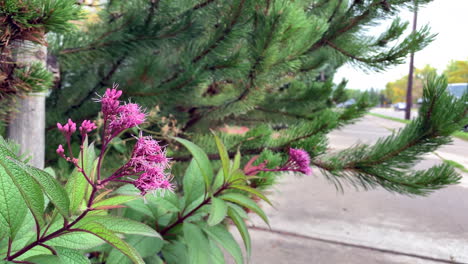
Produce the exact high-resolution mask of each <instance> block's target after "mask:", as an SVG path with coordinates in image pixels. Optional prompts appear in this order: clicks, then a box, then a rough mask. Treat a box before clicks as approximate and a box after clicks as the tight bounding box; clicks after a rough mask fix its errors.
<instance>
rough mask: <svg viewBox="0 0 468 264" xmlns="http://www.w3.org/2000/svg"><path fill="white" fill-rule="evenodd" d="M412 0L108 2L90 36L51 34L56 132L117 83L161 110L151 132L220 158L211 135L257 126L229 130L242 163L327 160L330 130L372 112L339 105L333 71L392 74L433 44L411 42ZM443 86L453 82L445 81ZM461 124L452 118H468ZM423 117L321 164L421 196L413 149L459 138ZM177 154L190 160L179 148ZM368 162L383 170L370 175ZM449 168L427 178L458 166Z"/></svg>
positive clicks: (363, 106) (423, 37) (363, 104)
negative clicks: (296, 154)
mask: <svg viewBox="0 0 468 264" xmlns="http://www.w3.org/2000/svg"><path fill="white" fill-rule="evenodd" d="M412 2H413V1H410V0H393V1H390V0H388V1H387V0H384V1H382V0H359V1H358V0H355V1H343V0H334V1H328V0H316V1H310V0H309V1H306V0H303V1H288V0H275V1H270V0H265V1H249V0H231V1H216V0H205V1H194V0H190V1H189V0H176V1H160V0H130V1H119V0H110V1H107V2H106V3H105V4H104V5H103V6H101V7H100V8H101V11H100V13H99V17H100V20H99V22H96V23H92V24H89V25H87V26H86V27H85V28H84V29H83V30H82V31H81V32H80V31H78V32H74V33H73V34H61V35H58V34H55V35H51V37H50V43H51V45H50V48H51V50H52V54H53V55H54V56H57V57H58V61H59V64H60V69H61V80H60V83H59V84H58V87H57V88H56V89H54V90H53V91H52V94H51V96H50V97H49V99H48V102H47V107H48V125H49V127H53V126H54V125H55V123H57V122H61V121H63V119H64V116H70V117H71V118H73V119H74V120H80V119H85V118H90V117H93V116H95V115H96V113H97V112H98V109H97V108H96V106H95V104H93V100H92V99H93V98H95V97H96V93H100V94H102V92H103V91H104V89H106V88H107V87H109V86H111V85H112V84H113V83H118V84H120V88H121V89H123V90H124V91H125V93H124V94H126V95H127V96H128V97H129V99H130V100H131V101H134V102H137V103H139V104H141V105H144V106H145V107H147V109H148V111H150V112H151V113H157V114H156V115H155V117H157V118H154V119H153V120H154V122H150V123H149V124H147V125H146V126H145V129H146V130H147V131H153V133H154V134H157V135H159V136H161V137H162V139H163V140H165V141H166V142H169V143H170V142H171V141H170V140H169V139H168V137H167V136H168V135H170V133H176V134H177V135H179V136H182V137H188V138H190V139H191V140H193V141H195V142H196V143H197V144H199V145H202V146H204V147H205V148H206V149H207V150H208V152H209V153H211V154H212V155H211V156H212V157H216V154H215V153H216V147H215V144H214V143H213V142H212V140H211V137H210V134H209V131H208V129H210V128H211V129H216V128H219V127H221V126H224V125H229V126H248V127H249V129H250V130H249V132H247V133H245V134H243V135H232V134H224V135H222V139H223V141H224V142H225V144H226V146H227V148H228V150H229V154H230V155H231V156H234V154H235V152H236V151H237V149H238V148H240V151H241V153H243V154H244V155H246V156H249V155H261V157H260V158H259V159H258V162H260V161H263V160H269V161H270V163H269V166H272V167H274V166H276V165H277V164H279V163H280V162H281V161H282V159H284V158H285V157H284V154H282V153H283V152H285V150H287V148H288V147H297V148H304V149H306V150H307V151H308V152H309V154H310V155H311V157H313V159H317V160H321V159H322V158H323V157H321V156H323V154H324V153H325V151H326V149H327V140H326V134H327V133H328V132H329V131H331V130H332V129H336V128H338V127H340V126H343V125H345V124H348V123H351V122H353V121H355V120H356V118H359V117H360V116H362V115H363V114H364V113H365V112H366V111H367V109H368V107H369V106H370V104H369V103H368V100H367V98H365V97H363V98H361V99H360V100H358V102H357V104H355V105H354V106H352V107H350V108H346V109H344V110H340V111H338V110H333V108H332V107H333V106H334V103H337V102H338V101H340V100H338V101H337V100H336V99H341V100H344V97H343V96H340V93H342V89H344V87H341V86H338V89H334V88H333V84H332V83H331V81H330V79H331V77H332V75H333V72H334V70H335V69H336V68H337V67H339V66H341V65H343V64H344V63H352V64H355V65H356V66H357V67H362V68H364V69H367V70H376V71H381V70H384V69H385V68H387V67H388V66H391V65H395V64H399V63H403V62H404V60H405V57H406V55H407V54H409V53H410V52H414V51H418V50H420V49H422V48H423V47H425V46H426V45H427V44H428V43H429V42H430V41H431V40H432V39H433V35H431V34H430V32H429V29H428V27H423V28H421V29H420V30H418V31H416V32H415V33H412V34H410V35H408V36H406V37H403V38H402V35H403V33H404V30H405V29H406V27H407V26H408V23H407V22H403V21H401V20H400V19H399V18H398V17H396V16H397V14H398V12H399V11H400V10H401V9H402V8H410V7H411V5H412ZM427 2H430V1H419V3H420V4H425V3H427ZM384 19H393V22H392V23H391V25H390V26H389V27H388V28H387V30H386V31H384V32H382V34H381V35H380V36H377V37H373V36H368V35H366V28H367V27H369V26H374V25H376V24H377V23H379V22H381V21H382V20H384ZM397 40H398V41H397ZM432 85H435V84H432ZM437 85H443V83H441V81H440V80H439V82H438V83H437ZM432 99H434V100H436V99H437V98H431V100H432ZM429 110H430V111H429V112H428V113H427V114H428V115H429V116H434V115H433V113H432V111H434V110H435V108H433V107H430V108H429ZM437 115H438V114H437ZM454 118H455V117H454ZM457 118H458V119H457ZM457 118H455V119H453V120H452V121H453V123H457V122H460V121H461V120H460V118H461V117H457ZM421 122H422V121H421ZM421 122H420V123H417V125H414V126H413V127H411V128H408V129H405V130H403V131H401V134H398V135H397V134H395V135H393V136H392V137H390V138H388V139H385V140H382V141H379V142H378V143H377V145H375V146H366V147H363V146H359V147H358V148H356V149H354V148H353V149H352V150H350V151H345V152H344V153H342V154H339V155H338V156H333V157H334V158H335V159H332V161H334V162H331V163H327V165H326V166H325V165H323V163H322V161H320V162H319V161H317V162H318V163H317V164H316V165H317V166H318V167H320V168H322V169H323V170H325V171H326V172H328V173H330V174H332V175H334V176H340V177H348V178H352V177H356V178H355V179H354V180H353V182H355V183H361V185H363V186H366V187H368V186H373V185H374V184H377V183H378V184H381V185H383V186H384V187H386V188H388V189H391V190H395V191H400V192H403V193H408V192H409V193H420V192H422V189H426V188H427V187H428V186H429V185H431V184H432V182H431V181H430V182H426V181H423V182H421V185H415V186H412V187H408V186H406V185H405V184H406V182H407V181H412V180H414V178H413V177H410V178H409V179H406V178H404V177H402V175H403V174H405V175H406V174H408V173H409V175H415V174H414V173H412V172H408V171H407V170H406V169H409V163H408V161H409V160H411V162H410V163H411V164H412V162H415V161H416V160H415V159H414V158H411V159H406V158H407V155H409V154H408V153H412V154H414V153H419V154H422V153H424V152H426V151H429V150H433V148H434V146H435V145H439V144H442V143H447V142H448V140H449V139H448V138H447V137H443V139H441V138H440V136H441V135H442V134H440V133H439V132H435V131H432V132H434V133H435V134H431V133H429V132H428V131H427V129H428V127H427V126H426V123H425V122H441V121H440V120H432V119H431V120H425V121H424V122H422V123H421ZM435 125H436V124H434V126H435ZM437 127H438V125H437ZM277 130H279V131H277ZM168 131H169V132H168ZM168 133H169V134H168ZM444 133H445V132H444ZM56 135H57V134H56V132H49V133H48V140H49V143H50V144H49V145H51V146H55V145H56V144H55V143H56V142H55V140H54V139H55V138H57V137H56ZM444 135H446V133H445V134H444ZM447 135H448V134H447ZM128 136H129V135H123V136H122V137H123V138H125V137H128ZM411 139H414V140H411ZM431 140H436V142H437V144H435V143H433V142H432V141H431ZM428 142H431V143H428ZM427 144H429V145H430V147H427V146H426V145H427ZM116 145H117V144H116ZM116 147H117V146H116ZM364 150H366V151H364ZM52 151H53V149H50V150H49V153H52ZM356 151H358V152H359V153H355V152H356ZM367 151H368V152H367ZM405 151H406V152H405ZM408 151H409V152H408ZM121 152H125V151H121ZM50 156H52V155H50ZM378 157H380V158H378ZM418 157H419V156H418ZM174 159H175V160H188V159H189V156H187V155H181V154H180V153H177V154H176V155H175V156H174ZM343 159H344V160H349V161H350V164H348V165H349V166H348V167H346V166H344V167H343V166H342V165H343V164H344V163H341V164H338V163H337V160H343ZM356 159H358V160H356ZM360 159H362V160H360ZM351 160H352V161H351ZM370 160H372V161H370ZM360 162H364V164H366V165H365V166H370V164H372V166H370V167H369V169H365V170H362V171H361V170H360V169H359V168H361V166H364V165H358V164H361V163H360ZM369 162H370V163H369ZM400 162H402V163H401V164H400ZM402 164H405V165H402ZM355 166H358V168H356V167H355ZM365 166H364V167H365ZM364 167H363V168H364ZM366 168H368V167H366ZM402 169H405V170H402ZM442 169H443V170H441V168H434V169H431V170H429V171H428V172H427V173H429V174H431V175H433V173H434V172H435V171H437V172H446V171H445V169H447V168H442ZM390 171H391V172H395V173H396V174H391V173H390V174H389V172H390ZM436 175H438V176H437V177H436V179H437V181H439V180H443V179H444V180H448V179H451V175H452V174H451V173H437V174H436ZM426 176H427V175H426V174H422V175H420V174H416V176H415V177H426ZM332 178H334V179H336V177H332ZM338 178H339V177H338ZM357 179H359V180H357ZM385 179H386V180H385ZM425 179H426V178H425ZM267 182H268V183H271V182H269V181H267ZM405 186H406V187H405Z"/></svg>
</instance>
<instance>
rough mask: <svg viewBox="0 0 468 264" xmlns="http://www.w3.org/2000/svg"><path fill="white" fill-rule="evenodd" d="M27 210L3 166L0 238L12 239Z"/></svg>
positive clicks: (0, 196) (0, 187) (0, 173)
mask: <svg viewBox="0 0 468 264" xmlns="http://www.w3.org/2000/svg"><path fill="white" fill-rule="evenodd" d="M1 150H2V149H0V151H1ZM27 210H28V209H27V207H26V203H25V202H24V200H23V197H22V196H21V194H20V193H19V192H18V190H17V188H16V186H15V183H14V182H13V180H12V179H11V177H10V176H8V174H7V172H6V171H5V169H4V168H3V166H0V236H1V237H5V236H8V237H11V238H14V237H15V235H16V233H17V232H18V230H19V229H20V227H21V225H22V223H23V220H24V219H25V216H26V214H27Z"/></svg>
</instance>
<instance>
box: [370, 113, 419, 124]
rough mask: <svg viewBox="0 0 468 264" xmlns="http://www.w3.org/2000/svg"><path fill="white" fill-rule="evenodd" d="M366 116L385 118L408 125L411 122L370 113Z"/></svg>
mask: <svg viewBox="0 0 468 264" xmlns="http://www.w3.org/2000/svg"><path fill="white" fill-rule="evenodd" d="M367 114H369V115H371V116H376V117H380V118H385V119H388V120H392V121H396V122H400V123H404V124H409V123H410V122H411V120H406V119H401V118H398V117H391V116H386V115H382V114H376V113H370V112H369V113H367Z"/></svg>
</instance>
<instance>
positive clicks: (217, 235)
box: [202, 225, 244, 264]
mask: <svg viewBox="0 0 468 264" xmlns="http://www.w3.org/2000/svg"><path fill="white" fill-rule="evenodd" d="M202 229H203V231H204V232H205V233H206V234H207V235H208V237H209V238H210V239H212V240H214V241H216V243H218V244H220V245H221V246H222V247H223V248H224V249H226V251H227V252H229V254H230V255H231V256H232V257H233V258H234V260H235V261H236V263H237V264H241V263H244V261H243V257H242V251H241V249H240V247H239V245H238V244H237V242H236V240H235V239H234V237H233V236H232V234H231V233H229V231H228V230H227V228H226V227H225V226H223V225H217V226H203V227H202Z"/></svg>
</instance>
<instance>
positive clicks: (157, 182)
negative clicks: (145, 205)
mask: <svg viewBox="0 0 468 264" xmlns="http://www.w3.org/2000/svg"><path fill="white" fill-rule="evenodd" d="M133 185H135V187H136V188H137V189H138V190H140V191H141V195H145V194H146V193H148V192H150V191H156V190H170V191H172V190H173V187H172V184H171V183H170V182H169V180H168V177H167V176H166V175H165V173H164V171H163V169H161V168H153V169H151V170H148V171H147V172H145V173H143V174H141V175H140V177H139V178H138V179H137V180H135V181H134V182H133Z"/></svg>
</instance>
